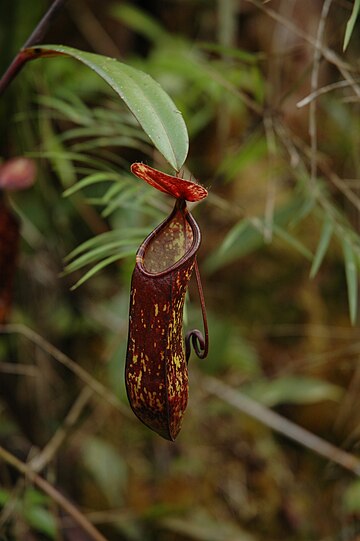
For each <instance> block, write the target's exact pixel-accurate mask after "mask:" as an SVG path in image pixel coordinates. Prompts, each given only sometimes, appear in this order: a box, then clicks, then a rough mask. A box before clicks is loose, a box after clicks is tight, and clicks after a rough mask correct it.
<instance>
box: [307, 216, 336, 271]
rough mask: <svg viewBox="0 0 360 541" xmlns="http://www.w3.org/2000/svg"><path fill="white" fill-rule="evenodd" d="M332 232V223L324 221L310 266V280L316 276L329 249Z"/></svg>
mask: <svg viewBox="0 0 360 541" xmlns="http://www.w3.org/2000/svg"><path fill="white" fill-rule="evenodd" d="M333 231H334V225H333V223H332V222H331V221H330V220H325V222H324V225H323V228H322V231H321V236H320V240H319V244H318V247H317V249H316V253H315V256H314V259H313V262H312V265H311V269H310V278H314V276H315V275H316V274H317V271H318V270H319V268H320V265H321V263H322V261H323V259H324V257H325V254H326V252H327V249H328V247H329V244H330V240H331V237H332V234H333Z"/></svg>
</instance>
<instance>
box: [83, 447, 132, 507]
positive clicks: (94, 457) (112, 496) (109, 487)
mask: <svg viewBox="0 0 360 541" xmlns="http://www.w3.org/2000/svg"><path fill="white" fill-rule="evenodd" d="M82 456H83V460H84V464H85V466H86V468H87V469H88V470H89V472H90V473H91V475H92V477H93V478H94V480H95V481H96V483H97V485H98V486H99V488H100V489H101V490H102V491H103V493H104V494H105V495H106V497H107V498H108V500H109V502H110V504H112V505H119V500H120V499H121V495H122V494H123V493H124V490H125V487H126V483H127V466H126V464H125V462H124V460H123V459H122V458H121V455H120V453H119V452H118V451H117V450H116V449H115V447H113V446H112V445H110V444H109V443H107V442H106V441H105V440H103V439H100V438H95V437H92V438H88V439H86V441H85V443H84V445H83V448H82Z"/></svg>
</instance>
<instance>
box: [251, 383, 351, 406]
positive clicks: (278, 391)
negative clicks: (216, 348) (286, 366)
mask: <svg viewBox="0 0 360 541" xmlns="http://www.w3.org/2000/svg"><path fill="white" fill-rule="evenodd" d="M243 390H244V392H246V394H248V395H249V396H251V397H252V398H254V399H256V400H258V401H259V402H261V403H262V404H264V405H266V406H269V407H273V406H277V405H279V404H313V403H315V402H321V401H323V400H339V399H340V398H341V395H342V389H341V388H340V387H338V386H337V385H334V384H332V383H328V382H327V381H322V380H319V379H315V378H308V377H303V376H287V377H281V378H278V379H274V380H268V381H265V380H263V381H257V382H256V383H254V384H251V385H249V387H248V388H247V389H246V388H245V389H243Z"/></svg>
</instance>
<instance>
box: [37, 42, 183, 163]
mask: <svg viewBox="0 0 360 541" xmlns="http://www.w3.org/2000/svg"><path fill="white" fill-rule="evenodd" d="M28 51H29V52H30V53H31V58H41V57H46V56H54V55H66V56H70V57H72V58H75V59H77V60H79V61H80V62H82V63H83V64H85V65H86V66H88V67H89V68H91V69H92V70H93V71H95V72H96V73H97V74H98V75H99V76H100V77H102V78H103V79H104V81H106V82H107V83H108V84H109V85H110V86H111V87H112V88H113V90H115V92H116V93H117V94H118V95H119V96H120V98H121V99H122V100H123V101H124V102H125V103H126V105H127V106H128V108H129V109H130V111H131V112H132V113H133V115H134V116H135V117H136V119H137V120H138V122H139V124H140V125H141V127H142V128H143V130H144V131H145V133H146V134H147V135H148V137H149V138H150V140H151V141H152V143H153V144H154V145H155V147H156V148H157V149H158V150H159V152H160V153H161V154H162V155H163V156H164V158H165V159H166V160H167V161H168V162H169V164H170V165H171V166H172V167H173V168H174V169H175V170H176V171H179V170H180V168H181V167H182V165H183V164H184V161H185V159H186V156H187V152H188V145H189V140H188V134H187V129H186V125H185V122H184V120H183V117H182V116H181V114H180V112H179V111H178V110H177V109H176V106H175V104H174V103H173V101H172V100H171V99H170V97H169V96H168V95H167V94H166V92H165V91H164V90H163V89H162V88H161V86H160V85H159V84H158V83H157V82H156V81H154V79H152V77H150V75H148V74H146V73H144V72H142V71H140V70H138V69H135V68H133V67H132V66H128V65H127V64H123V63H122V62H118V61H117V60H115V59H114V58H108V57H104V56H101V55H97V54H93V53H87V52H84V51H79V50H78V49H73V48H72V47H66V46H65V45H42V46H41V47H35V48H30V49H28Z"/></svg>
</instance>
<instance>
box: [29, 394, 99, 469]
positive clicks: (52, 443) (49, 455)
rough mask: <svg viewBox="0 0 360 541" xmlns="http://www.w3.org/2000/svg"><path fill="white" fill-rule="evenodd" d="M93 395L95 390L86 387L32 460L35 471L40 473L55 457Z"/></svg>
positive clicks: (32, 467)
mask: <svg viewBox="0 0 360 541" xmlns="http://www.w3.org/2000/svg"><path fill="white" fill-rule="evenodd" d="M92 396H93V390H92V389H90V388H89V387H84V389H83V390H82V391H81V393H80V394H79V396H78V397H77V399H76V400H75V402H74V404H73V405H72V407H71V409H70V411H69V413H68V414H67V415H66V417H65V419H64V422H63V423H62V424H61V426H60V427H59V428H58V430H57V431H56V432H55V434H54V435H53V437H52V438H51V439H50V440H49V441H48V443H47V444H46V445H45V447H44V448H43V449H42V450H41V452H40V453H39V454H37V455H36V456H35V457H34V458H32V459H31V460H30V462H29V466H30V467H31V469H32V470H33V471H35V472H38V473H39V472H40V471H41V470H43V469H44V468H45V466H46V465H47V464H48V463H49V462H50V461H51V460H52V459H53V457H54V456H55V454H56V453H57V451H58V450H59V448H60V447H61V445H62V444H63V443H64V441H65V439H66V437H67V435H68V434H69V431H70V429H71V428H72V427H73V426H74V424H75V423H76V422H77V420H78V419H79V417H80V415H81V413H82V411H83V410H84V408H85V406H86V405H87V404H88V402H89V400H90V398H91V397H92Z"/></svg>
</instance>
